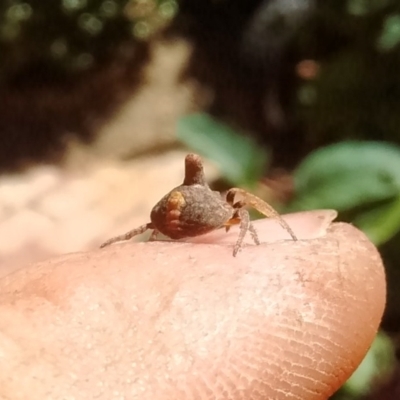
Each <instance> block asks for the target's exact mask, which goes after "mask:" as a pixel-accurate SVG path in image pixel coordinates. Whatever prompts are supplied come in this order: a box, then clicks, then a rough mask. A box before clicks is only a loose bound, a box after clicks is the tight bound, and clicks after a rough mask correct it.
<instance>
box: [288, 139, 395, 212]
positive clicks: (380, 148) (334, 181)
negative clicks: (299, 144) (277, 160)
mask: <svg viewBox="0 0 400 400" xmlns="http://www.w3.org/2000/svg"><path fill="white" fill-rule="evenodd" d="M294 179H295V185H296V198H295V199H294V200H293V202H292V203H291V204H290V207H289V208H290V209H291V210H294V209H296V210H304V209H315V208H334V209H336V210H338V211H347V210H351V209H353V208H355V207H360V206H365V205H367V204H372V203H374V202H379V201H383V200H388V199H391V198H395V197H397V196H398V195H399V194H400V149H399V148H398V147H396V146H394V145H390V144H386V143H382V142H361V141H360V142H357V141H347V142H342V143H339V144H334V145H331V146H328V147H325V148H323V149H320V150H317V151H315V152H314V153H312V154H311V155H310V156H308V157H307V158H306V159H305V160H304V162H303V163H302V164H301V165H300V166H299V167H298V168H297V170H296V171H295V173H294Z"/></svg>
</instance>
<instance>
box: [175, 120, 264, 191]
mask: <svg viewBox="0 0 400 400" xmlns="http://www.w3.org/2000/svg"><path fill="white" fill-rule="evenodd" d="M177 131H178V138H179V139H180V140H181V141H182V142H183V143H185V144H186V145H187V146H188V147H190V148H191V149H193V150H194V151H196V152H198V153H199V154H201V155H203V156H205V157H207V158H209V159H211V160H213V161H215V162H217V163H218V164H219V167H220V168H221V172H222V174H223V176H224V178H226V179H227V180H228V181H229V182H230V183H231V184H233V185H235V186H248V187H249V186H252V185H254V184H255V183H256V182H258V181H259V179H260V178H261V177H262V176H263V174H264V173H265V169H266V166H267V162H268V159H269V154H268V152H267V151H266V150H265V149H263V148H261V147H260V146H258V145H257V144H256V143H255V142H254V141H253V140H252V139H251V138H249V137H245V136H242V135H239V134H238V133H237V132H236V131H234V130H233V129H231V128H230V127H229V126H228V125H226V124H224V123H221V122H218V121H216V120H215V119H213V118H212V117H210V116H209V115H207V114H192V115H189V116H186V117H183V118H181V119H180V120H179V122H178V129H177Z"/></svg>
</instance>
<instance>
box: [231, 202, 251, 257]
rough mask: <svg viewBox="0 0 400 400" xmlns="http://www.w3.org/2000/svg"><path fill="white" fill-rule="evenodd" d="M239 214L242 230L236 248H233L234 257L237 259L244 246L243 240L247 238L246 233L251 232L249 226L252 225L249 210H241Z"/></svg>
mask: <svg viewBox="0 0 400 400" xmlns="http://www.w3.org/2000/svg"><path fill="white" fill-rule="evenodd" d="M238 214H239V216H240V226H239V229H240V230H239V236H238V238H237V241H236V244H235V247H234V248H233V257H236V254H237V253H238V251H239V250H240V249H241V247H242V244H243V239H244V237H245V236H246V233H247V231H248V230H249V225H250V215H249V213H248V211H247V210H245V209H241V210H239V212H238Z"/></svg>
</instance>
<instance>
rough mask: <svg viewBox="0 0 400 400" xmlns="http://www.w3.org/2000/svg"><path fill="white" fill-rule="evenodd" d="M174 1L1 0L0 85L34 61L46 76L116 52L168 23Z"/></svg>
mask: <svg viewBox="0 0 400 400" xmlns="http://www.w3.org/2000/svg"><path fill="white" fill-rule="evenodd" d="M177 9H178V6H177V2H176V0H4V1H2V2H1V3H0V60H1V62H0V84H1V83H7V82H9V81H12V80H13V79H18V78H19V77H20V76H21V75H23V74H24V73H26V71H29V69H30V68H32V67H35V66H37V65H42V66H45V67H46V69H47V70H52V74H51V79H52V80H54V79H55V77H56V76H57V74H58V75H59V76H60V78H63V77H64V76H65V75H68V74H73V73H76V72H80V71H83V70H87V69H90V68H91V67H93V66H96V65H98V64H101V63H102V62H104V61H109V60H110V59H112V57H116V56H118V55H121V53H123V51H124V45H125V44H126V43H127V42H130V43H131V42H132V39H134V40H145V39H147V38H149V37H151V35H152V34H154V33H155V32H157V31H158V30H159V29H160V28H161V27H162V26H164V25H165V24H166V23H167V22H169V21H170V20H171V19H172V18H173V16H174V15H175V13H176V12H177Z"/></svg>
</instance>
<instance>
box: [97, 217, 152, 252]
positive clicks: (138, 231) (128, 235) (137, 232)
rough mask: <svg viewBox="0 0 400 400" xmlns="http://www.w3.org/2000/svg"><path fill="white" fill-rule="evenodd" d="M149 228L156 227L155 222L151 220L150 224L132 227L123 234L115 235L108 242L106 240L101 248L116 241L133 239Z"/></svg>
mask: <svg viewBox="0 0 400 400" xmlns="http://www.w3.org/2000/svg"><path fill="white" fill-rule="evenodd" d="M148 229H154V228H153V224H152V223H151V222H150V223H148V224H145V225H142V226H139V227H138V228H135V229H132V230H131V231H129V232H126V233H124V234H123V235H119V236H115V237H112V238H111V239H108V240H107V241H106V242H104V243H103V244H102V245H101V246H100V248H101V249H102V248H103V247H106V246H109V245H110V244H113V243H115V242H122V241H123V240H129V239H132V238H133V237H134V236H137V235H140V234H142V233H144V232H146V231H147V230H148Z"/></svg>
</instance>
